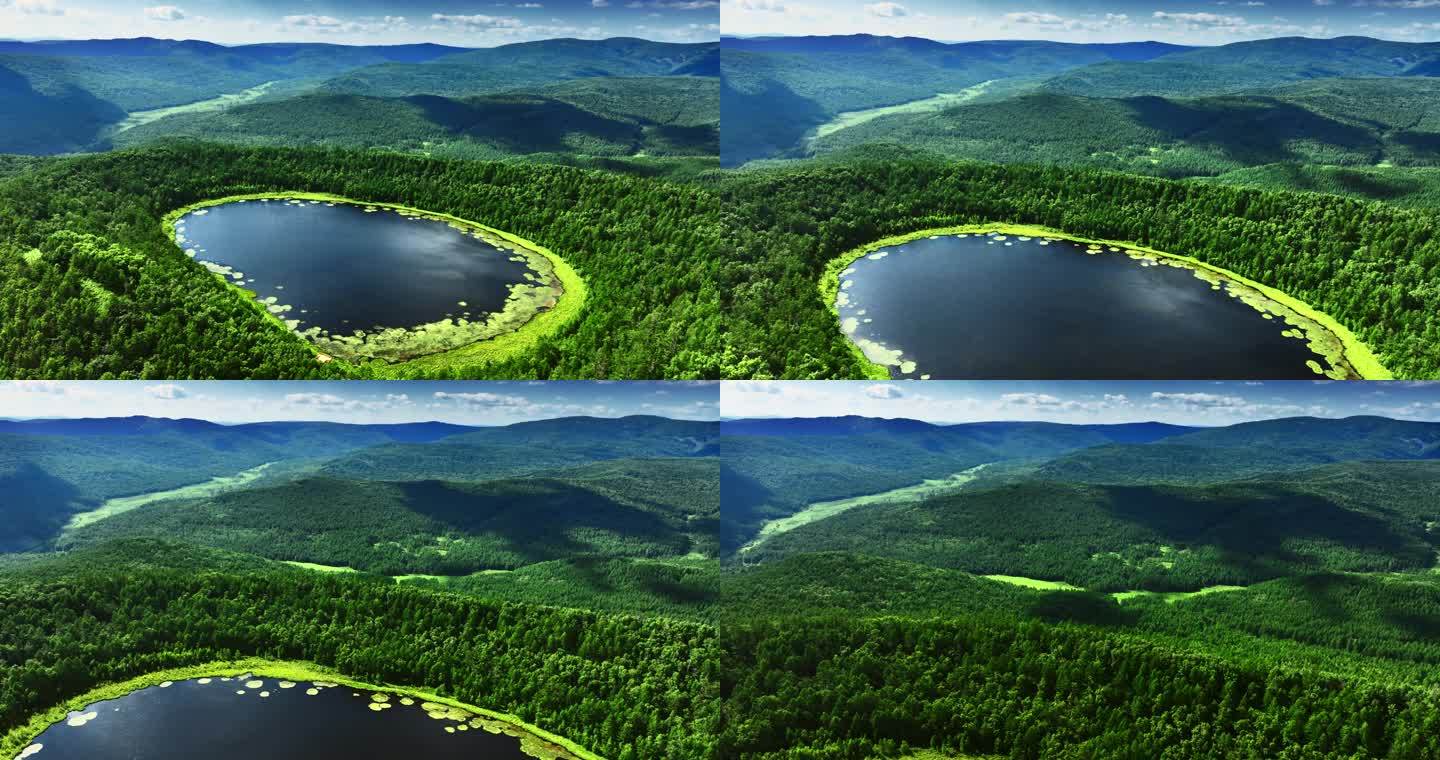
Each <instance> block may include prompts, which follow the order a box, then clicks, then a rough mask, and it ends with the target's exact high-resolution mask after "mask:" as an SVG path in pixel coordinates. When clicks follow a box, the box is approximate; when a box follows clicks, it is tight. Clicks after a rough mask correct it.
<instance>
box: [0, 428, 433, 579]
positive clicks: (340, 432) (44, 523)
mask: <svg viewBox="0 0 1440 760" xmlns="http://www.w3.org/2000/svg"><path fill="white" fill-rule="evenodd" d="M459 430H461V428H459V427H456V426H446V425H414V426H411V425H405V426H396V427H393V428H392V427H387V426H345V425H333V424H328V423H316V424H307V423H276V424H264V425H239V426H222V425H216V424H214V423H209V422H202V421H198V420H159V419H150V418H143V417H136V418H120V419H102V420H66V421H58V420H49V421H36V422H8V421H7V422H0V441H3V445H0V488H3V489H4V490H6V492H7V493H8V494H9V496H8V497H7V498H6V499H5V500H4V501H3V502H0V519H3V521H4V522H5V523H6V525H7V528H6V530H5V532H4V535H3V538H0V550H3V551H17V550H26V549H35V548H39V547H43V546H46V545H48V544H49V543H50V542H51V541H52V540H53V539H54V538H55V537H56V536H57V535H58V534H59V532H60V529H61V528H62V527H63V526H64V525H65V523H66V522H67V521H68V520H69V519H70V517H71V516H72V515H74V514H75V513H76V512H81V511H88V510H92V509H95V508H97V507H99V506H100V505H101V504H102V503H103V502H105V501H106V500H107V499H113V498H116V497H123V496H132V495H137V494H145V493H151V492H158V491H167V490H170V489H175V488H179V487H182V486H187V485H192V484H196V483H201V482H204V481H207V480H209V479H211V478H216V477H221V476H233V475H235V474H237V473H240V472H241V471H244V470H249V469H251V468H255V467H257V466H259V465H262V464H266V463H269V462H279V461H283V460H299V459H307V458H315V457H331V456H336V455H339V454H342V453H344V452H346V451H350V450H353V449H359V448H364V447H367V446H375V445H380V444H384V443H388V442H392V441H421V440H438V439H439V438H443V437H444V436H447V435H451V434H453V433H455V432H458V431H459Z"/></svg>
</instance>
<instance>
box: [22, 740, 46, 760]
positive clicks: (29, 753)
mask: <svg viewBox="0 0 1440 760" xmlns="http://www.w3.org/2000/svg"><path fill="white" fill-rule="evenodd" d="M42 749H45V745H44V744H31V745H30V746H28V747H26V748H25V749H22V750H20V754H18V755H16V756H15V760H25V758H27V757H34V756H35V755H37V754H39V753H40V750H42Z"/></svg>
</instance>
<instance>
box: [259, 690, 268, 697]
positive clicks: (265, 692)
mask: <svg viewBox="0 0 1440 760" xmlns="http://www.w3.org/2000/svg"><path fill="white" fill-rule="evenodd" d="M260 696H262V697H269V696H270V692H268V691H262V692H260Z"/></svg>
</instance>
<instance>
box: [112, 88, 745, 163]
mask: <svg viewBox="0 0 1440 760" xmlns="http://www.w3.org/2000/svg"><path fill="white" fill-rule="evenodd" d="M718 101H719V93H718V90H717V85H716V84H715V80H713V79H702V78H698V77H659V78H633V79H631V78H594V79H585V80H579V81H576V82H567V83H563V84H560V85H553V86H548V87H541V88H538V89H537V90H535V91H534V92H513V93H506V94H497V95H485V96H476V97H468V98H463V99H453V98H444V97H439V96H433V95H413V96H406V97H393V98H382V97H373V96H368V95H326V94H310V95H301V96H298V97H293V98H286V99H279V100H272V101H266V102H260V103H252V104H246V105H239V106H234V107H231V108H227V109H225V110H221V111H211V112H205V113H194V114H178V115H175V116H170V117H167V118H164V119H160V120H157V121H154V122H151V123H148V124H144V125H141V126H137V127H134V128H132V129H127V130H125V131H124V132H121V133H119V134H117V135H115V136H114V137H113V138H111V139H110V140H109V142H110V143H111V144H112V145H113V146H114V147H117V148H124V147H132V146H138V145H143V144H145V143H149V142H154V141H156V140H164V139H168V138H176V137H180V138H196V139H203V140H213V141H218V142H226V143H234V144H242V145H247V144H248V145H267V144H268V145H295V146H328V147H346V148H384V149H388V150H399V151H407V152H417V153H422V154H425V155H436V156H449V157H456V158H499V157H505V156H511V155H524V154H531V153H579V154H585V155H593V156H631V155H635V154H638V153H643V154H645V155H650V156H672V155H693V156H714V155H716V154H717V153H718V151H719V143H718V140H719V127H720V124H719V122H720V114H719V104H718Z"/></svg>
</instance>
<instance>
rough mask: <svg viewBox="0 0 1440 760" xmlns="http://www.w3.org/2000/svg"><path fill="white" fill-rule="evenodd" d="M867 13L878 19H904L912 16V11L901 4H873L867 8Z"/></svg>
mask: <svg viewBox="0 0 1440 760" xmlns="http://www.w3.org/2000/svg"><path fill="white" fill-rule="evenodd" d="M865 13H866V15H869V16H875V17H878V18H903V17H905V16H909V15H910V9H909V8H906V7H905V6H903V5H901V4H899V3H892V2H884V3H872V4H870V5H867V6H865Z"/></svg>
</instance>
